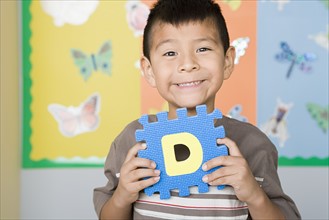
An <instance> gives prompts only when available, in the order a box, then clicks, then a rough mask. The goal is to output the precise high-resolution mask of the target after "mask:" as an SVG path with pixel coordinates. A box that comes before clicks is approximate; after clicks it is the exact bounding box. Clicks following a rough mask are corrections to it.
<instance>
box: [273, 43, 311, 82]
mask: <svg viewBox="0 0 329 220" xmlns="http://www.w3.org/2000/svg"><path fill="white" fill-rule="evenodd" d="M280 47H281V49H282V52H281V53H278V54H276V56H275V58H276V60H277V61H282V62H290V66H289V69H288V72H287V75H286V77H287V79H288V78H289V77H290V75H291V73H292V70H293V68H294V67H295V65H298V66H299V69H300V70H301V71H303V72H310V71H311V69H312V67H311V66H310V65H308V62H312V61H314V60H315V59H316V55H315V54H313V53H304V54H301V55H298V54H296V53H294V52H293V51H292V50H291V49H290V47H289V45H288V43H286V42H281V43H280Z"/></svg>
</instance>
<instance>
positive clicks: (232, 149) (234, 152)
mask: <svg viewBox="0 0 329 220" xmlns="http://www.w3.org/2000/svg"><path fill="white" fill-rule="evenodd" d="M217 144H225V145H226V146H227V147H228V150H229V154H230V156H237V157H241V156H242V154H241V152H240V150H239V148H238V146H237V145H236V143H235V142H234V141H232V140H231V139H229V138H227V137H225V138H220V139H217Z"/></svg>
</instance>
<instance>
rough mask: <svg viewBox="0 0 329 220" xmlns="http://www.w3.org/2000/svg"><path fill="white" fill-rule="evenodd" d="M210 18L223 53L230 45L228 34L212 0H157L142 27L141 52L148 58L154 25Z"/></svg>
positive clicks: (217, 7) (219, 10)
mask: <svg viewBox="0 0 329 220" xmlns="http://www.w3.org/2000/svg"><path fill="white" fill-rule="evenodd" d="M209 18H210V19H211V20H213V21H214V24H215V25H216V27H217V30H218V34H219V36H220V40H221V42H222V44H223V47H224V53H225V52H226V51H227V49H228V48H229V46H230V39H229V34H228V31H227V27H226V22H225V19H224V17H223V14H222V13H221V9H220V7H219V5H218V4H217V3H215V2H214V0H158V2H157V3H156V4H155V5H154V7H153V8H152V9H151V11H150V14H149V17H148V19H147V24H146V27H145V29H144V39H143V54H144V56H145V57H146V58H148V59H149V60H150V47H151V45H150V44H151V32H152V29H153V26H154V25H157V24H159V23H168V24H172V25H174V26H178V25H180V24H183V23H187V22H191V21H204V20H205V19H209Z"/></svg>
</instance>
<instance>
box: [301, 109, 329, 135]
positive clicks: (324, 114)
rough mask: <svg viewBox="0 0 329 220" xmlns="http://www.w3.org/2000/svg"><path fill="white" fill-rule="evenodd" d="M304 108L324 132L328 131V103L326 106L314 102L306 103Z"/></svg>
mask: <svg viewBox="0 0 329 220" xmlns="http://www.w3.org/2000/svg"><path fill="white" fill-rule="evenodd" d="M306 108H307V110H308V112H309V113H310V115H311V116H312V118H313V119H314V120H315V121H316V122H317V124H318V126H319V127H320V128H321V129H322V131H323V132H324V133H325V132H327V131H328V124H329V119H328V111H329V105H328V106H327V107H322V106H320V105H318V104H315V103H307V104H306Z"/></svg>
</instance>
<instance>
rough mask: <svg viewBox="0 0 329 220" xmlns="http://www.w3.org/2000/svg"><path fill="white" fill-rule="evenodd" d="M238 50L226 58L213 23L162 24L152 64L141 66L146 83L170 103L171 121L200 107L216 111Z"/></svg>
mask: <svg viewBox="0 0 329 220" xmlns="http://www.w3.org/2000/svg"><path fill="white" fill-rule="evenodd" d="M233 60H234V49H232V48H230V49H229V50H228V52H227V53H226V54H224V50H223V46H222V44H221V41H220V37H219V34H218V32H217V29H216V28H215V25H214V24H213V22H212V21H211V20H209V19H207V20H205V21H202V22H201V21H197V22H188V23H182V24H180V25H178V26H173V25H171V24H167V23H159V24H158V25H156V26H154V28H153V30H152V39H151V42H150V60H148V59H147V58H145V57H143V58H142V60H141V64H142V65H141V66H142V69H143V72H144V75H145V77H146V80H147V81H148V82H149V83H150V85H151V86H153V87H156V88H157V89H158V91H159V93H160V95H161V96H162V97H163V98H164V99H165V100H167V101H168V104H169V117H175V114H176V109H177V108H181V107H187V108H188V109H190V110H191V111H192V112H190V113H192V114H193V109H194V107H195V106H197V105H201V104H206V105H207V106H208V110H209V111H212V110H213V109H214V105H215V104H214V102H215V97H216V93H217V92H218V90H219V89H220V87H221V85H222V83H223V80H224V79H228V78H229V76H230V74H231V72H232V70H233Z"/></svg>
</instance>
